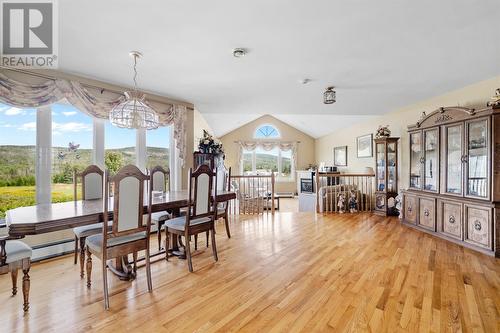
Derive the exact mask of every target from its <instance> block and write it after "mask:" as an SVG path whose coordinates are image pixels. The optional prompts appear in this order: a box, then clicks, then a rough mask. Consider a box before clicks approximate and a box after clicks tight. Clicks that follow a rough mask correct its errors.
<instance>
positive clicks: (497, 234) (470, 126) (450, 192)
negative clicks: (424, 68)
mask: <svg viewBox="0 0 500 333" xmlns="http://www.w3.org/2000/svg"><path fill="white" fill-rule="evenodd" d="M408 132H409V143H410V146H409V162H410V168H409V184H408V190H405V191H403V209H402V214H403V216H402V217H403V222H404V223H406V224H407V225H410V226H413V227H415V228H419V229H420V230H423V231H426V232H430V233H433V234H435V235H436V236H439V237H442V238H445V239H447V240H450V241H452V242H456V243H459V244H461V245H463V246H467V247H470V248H473V249H476V250H478V251H481V252H484V253H487V254H490V255H496V256H497V257H499V256H500V240H499V239H500V221H499V218H500V105H498V103H497V104H496V105H492V106H488V107H486V108H484V109H481V110H475V109H470V108H465V107H446V108H440V109H438V110H436V111H434V112H432V113H431V114H429V115H427V116H424V117H423V118H422V119H421V120H420V121H419V122H418V123H416V124H415V125H412V126H409V127H408Z"/></svg>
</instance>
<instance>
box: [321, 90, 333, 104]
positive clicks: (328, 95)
mask: <svg viewBox="0 0 500 333" xmlns="http://www.w3.org/2000/svg"><path fill="white" fill-rule="evenodd" d="M334 89H335V87H328V88H326V91H325V92H324V94H323V103H325V104H333V103H335V102H336V92H335V90H334Z"/></svg>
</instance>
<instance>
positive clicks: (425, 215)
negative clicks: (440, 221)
mask: <svg viewBox="0 0 500 333" xmlns="http://www.w3.org/2000/svg"><path fill="white" fill-rule="evenodd" d="M418 206H419V210H418V211H419V215H418V221H417V222H418V223H417V225H419V226H421V227H422V228H425V229H428V230H431V231H436V200H435V199H429V198H419V203H418Z"/></svg>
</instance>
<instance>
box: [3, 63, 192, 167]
mask: <svg viewBox="0 0 500 333" xmlns="http://www.w3.org/2000/svg"><path fill="white" fill-rule="evenodd" d="M63 99H66V100H67V101H68V102H69V103H71V104H72V105H74V106H75V107H76V108H78V109H80V110H81V111H82V112H84V113H86V114H88V115H90V116H92V117H96V118H103V119H108V115H109V111H110V110H111V109H112V108H113V107H114V106H115V105H118V104H119V103H121V102H123V101H124V99H125V96H123V95H118V96H117V97H115V98H108V99H106V98H103V97H101V96H96V95H95V94H93V93H91V92H90V91H89V90H87V89H86V88H85V87H84V86H82V84H80V83H79V82H76V81H68V80H63V79H54V80H47V81H46V82H43V83H39V84H27V83H23V82H19V81H16V80H13V79H11V78H9V77H7V76H6V75H4V74H3V73H0V101H2V102H4V103H6V104H9V105H11V106H15V107H19V108H28V107H29V108H38V107H41V106H47V105H51V104H53V103H56V102H59V101H61V100H63ZM148 104H149V103H148ZM155 104H157V103H155ZM154 108H155V110H156V111H157V112H158V116H159V119H160V123H161V125H163V126H167V125H173V126H174V138H175V139H176V148H177V149H178V150H179V158H180V159H181V161H182V163H184V160H185V156H186V107H185V106H184V105H170V104H158V106H156V105H155V107H154Z"/></svg>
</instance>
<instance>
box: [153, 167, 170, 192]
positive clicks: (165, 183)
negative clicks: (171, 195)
mask: <svg viewBox="0 0 500 333" xmlns="http://www.w3.org/2000/svg"><path fill="white" fill-rule="evenodd" d="M150 176H151V178H152V182H153V191H160V192H167V191H169V190H170V188H169V187H170V172H169V171H168V170H165V169H163V168H162V167H161V166H156V167H154V168H153V169H151V172H150Z"/></svg>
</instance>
